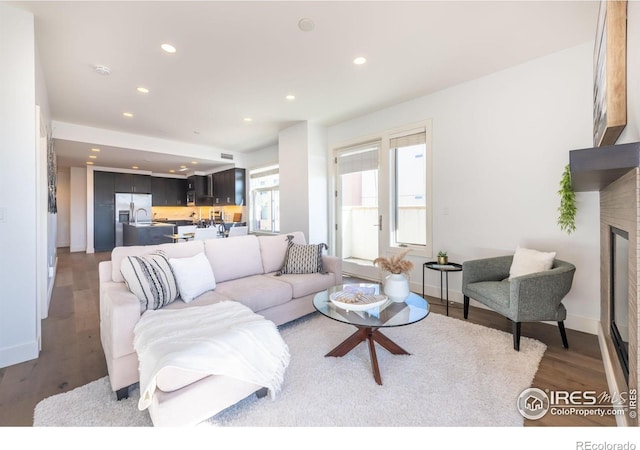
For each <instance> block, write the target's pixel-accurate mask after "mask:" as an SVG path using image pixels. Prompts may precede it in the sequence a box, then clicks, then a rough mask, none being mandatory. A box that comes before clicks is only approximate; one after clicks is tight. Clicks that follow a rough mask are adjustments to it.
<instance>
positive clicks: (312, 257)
mask: <svg viewBox="0 0 640 450" xmlns="http://www.w3.org/2000/svg"><path fill="white" fill-rule="evenodd" d="M287 239H288V240H289V244H288V247H287V253H286V255H285V258H284V264H283V265H282V268H281V269H280V271H279V272H278V273H277V274H276V275H282V274H303V273H326V271H325V270H324V267H323V266H322V250H323V249H327V248H328V247H327V244H304V245H303V244H296V243H295V242H293V236H287Z"/></svg>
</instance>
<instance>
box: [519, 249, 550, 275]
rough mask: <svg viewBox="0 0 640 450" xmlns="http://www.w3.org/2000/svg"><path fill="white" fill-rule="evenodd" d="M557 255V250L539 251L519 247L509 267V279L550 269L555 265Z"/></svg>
mask: <svg viewBox="0 0 640 450" xmlns="http://www.w3.org/2000/svg"><path fill="white" fill-rule="evenodd" d="M555 257H556V252H539V251H537V250H532V249H528V248H522V247H518V248H516V252H515V254H514V255H513V261H512V263H511V268H510V269H509V279H511V278H515V277H521V276H523V275H529V274H531V273H537V272H543V271H545V270H549V269H551V268H552V267H553V260H554V259H555Z"/></svg>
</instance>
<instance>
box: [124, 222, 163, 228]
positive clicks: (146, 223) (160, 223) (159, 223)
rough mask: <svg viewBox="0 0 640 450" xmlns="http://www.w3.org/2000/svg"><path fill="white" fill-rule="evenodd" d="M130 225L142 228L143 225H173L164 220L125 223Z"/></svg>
mask: <svg viewBox="0 0 640 450" xmlns="http://www.w3.org/2000/svg"><path fill="white" fill-rule="evenodd" d="M125 225H129V226H131V227H136V228H143V227H173V224H172V223H165V222H140V223H126V224H125Z"/></svg>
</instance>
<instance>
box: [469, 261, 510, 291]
mask: <svg viewBox="0 0 640 450" xmlns="http://www.w3.org/2000/svg"><path fill="white" fill-rule="evenodd" d="M512 262H513V255H509V256H496V257H493V258H484V259H476V260H473V261H465V262H463V263H462V292H463V293H464V290H465V287H466V286H467V285H469V284H471V283H477V282H478V281H502V280H504V279H505V278H508V277H509V270H510V269H511V263H512Z"/></svg>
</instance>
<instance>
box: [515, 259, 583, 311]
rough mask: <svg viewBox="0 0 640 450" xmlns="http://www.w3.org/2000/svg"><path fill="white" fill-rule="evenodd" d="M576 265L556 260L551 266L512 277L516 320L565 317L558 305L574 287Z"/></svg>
mask: <svg viewBox="0 0 640 450" xmlns="http://www.w3.org/2000/svg"><path fill="white" fill-rule="evenodd" d="M575 271H576V268H575V266H574V265H573V264H571V263H567V262H565V261H560V260H556V261H555V263H554V267H553V268H552V269H551V270H546V271H544V272H536V273H532V274H529V275H523V276H521V277H515V278H512V279H511V286H510V291H511V299H512V304H514V305H517V308H518V310H517V312H515V313H516V320H518V321H528V320H536V321H537V320H564V317H558V316H557V314H558V306H559V305H560V303H561V302H562V299H563V298H564V297H565V296H566V295H567V294H568V293H569V291H570V290H571V285H572V284H573V275H574V274H575Z"/></svg>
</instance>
